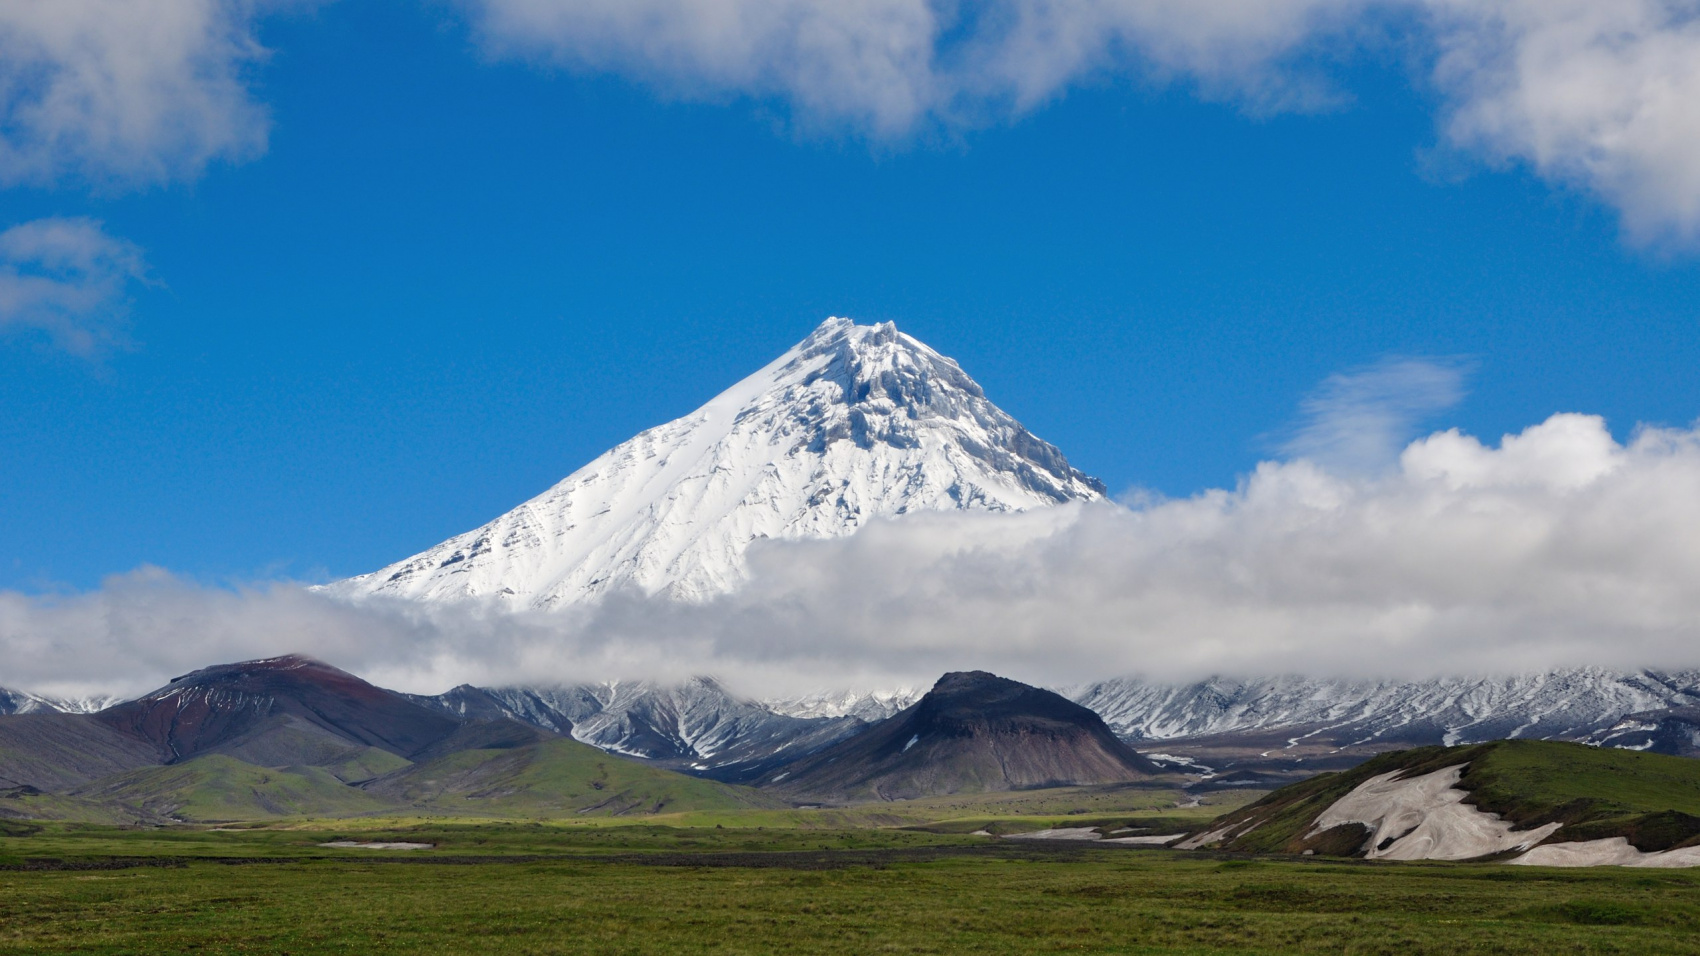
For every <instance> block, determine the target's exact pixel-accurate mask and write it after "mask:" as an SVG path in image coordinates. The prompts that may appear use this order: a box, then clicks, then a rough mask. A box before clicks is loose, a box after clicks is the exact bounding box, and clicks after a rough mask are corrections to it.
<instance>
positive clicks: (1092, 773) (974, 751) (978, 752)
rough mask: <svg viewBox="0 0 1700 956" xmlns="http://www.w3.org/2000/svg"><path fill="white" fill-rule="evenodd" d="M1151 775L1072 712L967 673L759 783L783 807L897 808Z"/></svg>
mask: <svg viewBox="0 0 1700 956" xmlns="http://www.w3.org/2000/svg"><path fill="white" fill-rule="evenodd" d="M1158 772H1159V771H1158V768H1157V767H1156V765H1154V764H1152V763H1151V762H1150V761H1148V760H1146V759H1145V758H1144V757H1141V756H1140V755H1139V754H1137V753H1135V752H1134V751H1133V750H1132V749H1131V748H1129V747H1128V746H1127V745H1126V744H1124V743H1122V742H1121V741H1120V740H1118V739H1117V738H1116V736H1115V734H1113V733H1111V732H1110V728H1109V727H1107V726H1105V724H1104V722H1103V720H1101V719H1100V718H1099V717H1098V715H1097V714H1094V713H1092V712H1091V711H1090V710H1087V709H1086V708H1084V707H1081V706H1080V705H1079V704H1076V703H1074V702H1072V701H1070V700H1068V699H1067V698H1065V697H1062V696H1059V695H1057V694H1054V693H1052V692H1051V691H1048V690H1041V689H1040V688H1037V687H1030V686H1028V685H1026V684H1022V683H1019V682H1017V681H1012V680H1006V679H1005V678H1002V677H997V676H995V675H993V674H988V673H985V672H984V671H969V672H964V673H953V674H946V675H944V676H943V677H941V678H939V681H938V683H937V684H935V685H933V689H932V690H931V691H929V692H928V693H927V694H926V696H924V697H922V698H921V699H920V701H918V702H916V703H915V704H914V705H912V706H910V707H909V708H907V709H905V710H904V711H902V712H901V713H899V714H897V715H896V716H894V717H892V718H890V719H888V720H885V721H883V722H881V723H879V724H876V725H874V726H873V727H871V728H869V729H868V730H866V731H864V732H862V733H860V734H858V735H856V736H854V737H851V738H849V739H848V740H845V741H843V742H841V743H838V744H835V745H833V746H831V747H828V748H826V749H825V750H822V751H820V752H819V753H816V754H814V755H812V756H809V757H805V758H803V759H801V760H798V761H796V762H794V763H792V764H790V765H788V766H786V767H785V768H783V770H781V771H780V772H779V773H776V774H774V775H772V776H770V777H767V778H765V779H764V780H762V781H761V785H762V786H764V787H766V788H768V789H771V790H772V791H774V792H775V793H779V794H783V795H785V796H788V797H791V798H793V799H808V800H827V801H834V802H837V801H855V800H906V799H914V798H917V797H924V796H934V795H940V794H950V793H974V792H992V791H1003V790H1021V789H1027V788H1034V787H1047V786H1049V787H1058V786H1074V785H1084V784H1103V783H1124V782H1131V781H1137V780H1142V779H1145V778H1147V777H1149V776H1152V775H1154V774H1156V773H1158Z"/></svg>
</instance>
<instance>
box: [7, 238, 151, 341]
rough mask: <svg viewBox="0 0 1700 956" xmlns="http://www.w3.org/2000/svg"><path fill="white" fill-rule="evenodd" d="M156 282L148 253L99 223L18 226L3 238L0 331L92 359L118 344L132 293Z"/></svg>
mask: <svg viewBox="0 0 1700 956" xmlns="http://www.w3.org/2000/svg"><path fill="white" fill-rule="evenodd" d="M150 281H151V280H150V278H149V273H148V267H147V263H146V261H145V260H144V259H143V256H142V252H141V250H140V249H138V248H137V247H136V246H135V245H134V244H132V243H130V242H128V241H126V240H124V239H119V238H117V237H115V236H112V235H110V234H108V233H107V232H106V230H105V229H104V228H103V227H102V226H101V224H100V223H99V222H97V221H95V220H93V219H82V218H74V219H60V218H53V219H37V220H35V221H33V222H26V223H23V224H22V225H17V226H13V227H12V228H10V229H7V230H6V231H5V232H0V331H4V332H9V333H14V334H15V333H18V332H23V331H32V332H36V333H40V334H44V335H46V336H47V337H48V339H49V340H50V341H51V342H53V343H54V344H55V345H57V346H58V347H60V348H63V349H64V350H66V351H68V352H70V353H72V354H74V355H79V356H82V357H85V358H93V357H95V356H97V355H99V354H100V353H101V352H103V351H104V350H106V349H107V348H109V347H111V346H112V345H114V344H116V343H117V342H118V341H119V338H120V333H121V329H122V324H123V321H124V318H125V316H126V314H127V313H128V311H129V296H130V292H131V290H132V289H133V288H134V287H136V286H137V285H139V284H146V283H149V282H150Z"/></svg>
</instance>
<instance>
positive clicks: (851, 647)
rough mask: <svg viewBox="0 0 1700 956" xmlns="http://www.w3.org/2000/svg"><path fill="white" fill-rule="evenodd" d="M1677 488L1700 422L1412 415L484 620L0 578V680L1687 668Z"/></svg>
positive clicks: (1066, 675)
mask: <svg viewBox="0 0 1700 956" xmlns="http://www.w3.org/2000/svg"><path fill="white" fill-rule="evenodd" d="M1696 487H1700V429H1652V428H1648V429H1642V430H1640V431H1639V432H1638V433H1637V434H1636V435H1635V437H1634V438H1632V439H1630V440H1629V441H1627V442H1619V441H1617V440H1615V439H1614V438H1613V436H1612V435H1611V433H1610V432H1609V431H1608V430H1607V428H1606V427H1605V423H1604V422H1603V421H1602V420H1601V419H1599V418H1596V417H1592V416H1585V415H1576V414H1563V415H1555V416H1553V417H1552V418H1550V419H1548V420H1547V421H1545V422H1543V423H1541V424H1539V425H1535V426H1531V427H1529V428H1527V429H1525V430H1523V431H1522V432H1520V433H1518V434H1515V435H1509V436H1506V437H1505V438H1503V439H1501V440H1500V442H1499V443H1498V444H1487V443H1483V442H1481V441H1479V440H1477V439H1475V438H1473V437H1470V436H1468V435H1464V434H1461V433H1459V432H1458V431H1456V430H1452V431H1443V432H1438V433H1435V434H1432V435H1429V436H1428V437H1426V438H1422V439H1420V440H1418V441H1415V442H1412V443H1410V444H1409V445H1407V446H1406V447H1405V448H1404V449H1403V450H1402V452H1401V454H1400V456H1399V461H1398V466H1397V468H1396V469H1394V470H1392V471H1390V472H1386V473H1381V474H1376V475H1362V474H1338V473H1335V472H1333V471H1330V470H1329V469H1327V468H1325V467H1323V466H1321V465H1319V464H1317V463H1315V462H1311V461H1305V460H1297V461H1284V462H1283V461H1270V462H1265V463H1263V464H1262V465H1260V466H1258V468H1257V469H1256V471H1255V472H1254V473H1253V474H1251V475H1250V476H1248V477H1247V479H1246V480H1245V481H1243V482H1242V483H1241V484H1240V485H1239V486H1238V487H1236V488H1234V489H1221V490H1214V491H1209V492H1205V493H1203V494H1200V495H1197V496H1194V497H1191V498H1186V499H1179V500H1172V501H1157V502H1151V503H1147V504H1143V505H1141V506H1138V507H1124V506H1121V505H1114V504H1098V505H1091V506H1065V507H1059V508H1052V509H1042V510H1039V511H1034V512H1027V513H1023V514H1016V515H986V514H971V513H935V514H913V515H909V516H906V517H905V518H902V519H900V520H894V521H878V522H872V523H870V524H869V525H868V526H867V527H865V528H863V529H862V530H861V531H860V532H859V533H858V534H856V535H854V536H851V537H849V538H845V539H839V540H830V541H791V542H777V541H775V542H766V543H764V544H763V545H761V546H758V547H757V548H755V549H753V550H752V551H751V561H752V569H753V571H754V575H753V578H752V579H751V581H750V582H749V583H748V584H747V585H746V586H745V587H744V588H743V589H741V590H740V591H738V592H736V593H734V594H730V595H727V596H724V597H722V598H718V599H716V600H713V601H709V602H707V603H702V604H680V603H674V602H670V601H665V600H658V599H652V598H647V597H643V596H641V595H621V596H616V597H614V598H612V599H610V600H607V601H605V602H604V603H602V604H600V605H596V606H590V607H579V608H569V609H567V610H565V611H561V612H528V613H519V614H513V613H504V612H501V611H498V610H496V609H492V608H488V607H483V606H480V605H477V604H464V605H451V606H436V607H432V606H424V605H420V604H415V603H409V602H403V601H377V600H369V601H366V602H364V603H343V602H339V601H337V600H336V599H333V598H328V597H325V596H324V595H322V594H320V593H316V592H311V591H307V590H304V589H302V588H299V587H296V586H293V585H289V584H270V585H263V586H258V587H255V588H252V589H248V590H227V589H219V588H208V587H201V586H197V585H195V584H193V583H191V582H187V581H184V580H182V579H179V578H175V577H173V576H171V575H168V574H166V573H164V572H161V571H157V570H142V571H138V572H134V573H132V574H128V575H121V576H118V577H115V578H114V579H112V580H111V581H110V582H108V583H107V584H106V586H104V587H103V588H101V589H99V590H97V591H93V592H89V593H85V594H73V595H62V596H45V597H43V596H31V595H24V594H19V593H15V592H13V593H4V592H0V661H3V662H5V665H6V669H5V671H4V672H0V684H3V685H7V686H12V687H21V688H23V689H26V690H32V691H36V692H45V693H58V694H79V693H89V692H91V691H125V692H135V691H140V690H145V689H147V687H148V686H150V685H153V684H157V683H160V682H162V681H163V680H164V679H165V678H167V677H170V676H172V675H175V674H179V673H182V672H183V671H185V670H188V669H191V668H194V667H200V666H205V665H207V664H209V663H213V662H222V661H233V660H242V659H249V658H255V657H263V656H268V655H274V654H279V653H284V652H289V651H305V652H308V653H312V654H315V655H318V656H320V657H322V658H324V659H327V660H329V661H331V662H332V663H335V664H338V665H340V666H343V667H346V668H348V669H351V670H353V671H355V672H357V673H361V674H363V675H365V676H367V677H369V678H371V679H374V680H377V681H379V682H381V683H384V684H387V685H390V686H395V687H398V688H400V689H404V690H412V691H425V692H439V691H442V690H444V689H446V688H448V687H450V686H452V685H454V684H456V683H459V682H461V681H471V682H473V683H480V684H486V685H489V684H505V683H523V684H532V685H536V684H547V683H552V682H573V681H587V680H597V679H613V678H633V677H645V678H661V679H666V678H676V677H682V676H686V675H690V674H696V673H714V674H718V675H721V676H723V677H724V678H726V679H727V680H728V681H729V682H730V684H731V685H732V686H733V687H735V688H739V689H742V690H745V691H746V692H751V693H765V694H779V693H789V692H794V691H800V690H806V689H815V688H820V687H823V686H824V687H844V686H859V687H861V688H864V689H865V688H870V687H881V686H898V685H903V684H916V683H925V682H927V681H929V680H931V679H933V678H936V677H937V675H938V674H939V673H941V672H943V671H946V670H955V669H963V668H984V669H989V670H993V671H996V672H999V673H1003V674H1007V675H1009V676H1012V677H1017V678H1020V679H1024V680H1028V681H1033V682H1038V683H1045V684H1050V685H1053V686H1055V685H1063V684H1072V683H1077V682H1080V681H1084V680H1090V679H1094V678H1100V677H1105V676H1113V675H1122V674H1139V675H1143V676H1145V677H1147V678H1153V679H1169V680H1192V679H1197V678H1199V677H1202V676H1206V675H1210V674H1229V675H1238V676H1268V675H1275V674H1287V673H1304V674H1310V675H1318V676H1321V675H1328V676H1347V677H1383V678H1420V677H1428V676H1435V675H1468V674H1499V675H1504V674H1513V673H1528V672H1539V671H1544V670H1548V669H1551V668H1555V667H1568V666H1605V667H1612V668H1620V669H1633V668H1642V667H1661V668H1680V667H1691V666H1692V665H1693V647H1694V641H1695V637H1696V633H1695V631H1696V624H1695V622H1696V621H1700V593H1697V592H1696V590H1695V588H1694V587H1693V582H1694V581H1695V580H1696V579H1697V578H1700V498H1697V497H1696V496H1695V495H1694V489H1695V488H1696Z"/></svg>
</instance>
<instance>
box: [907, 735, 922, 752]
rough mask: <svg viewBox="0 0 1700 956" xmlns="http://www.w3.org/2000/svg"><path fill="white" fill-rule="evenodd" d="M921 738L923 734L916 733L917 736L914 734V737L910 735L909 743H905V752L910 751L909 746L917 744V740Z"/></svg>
mask: <svg viewBox="0 0 1700 956" xmlns="http://www.w3.org/2000/svg"><path fill="white" fill-rule="evenodd" d="M920 739H921V735H920V734H916V735H915V736H913V737H910V738H909V742H908V743H906V744H904V745H903V752H904V753H908V752H909V748H910V747H913V746H915V743H916V741H918V740H920Z"/></svg>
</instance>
